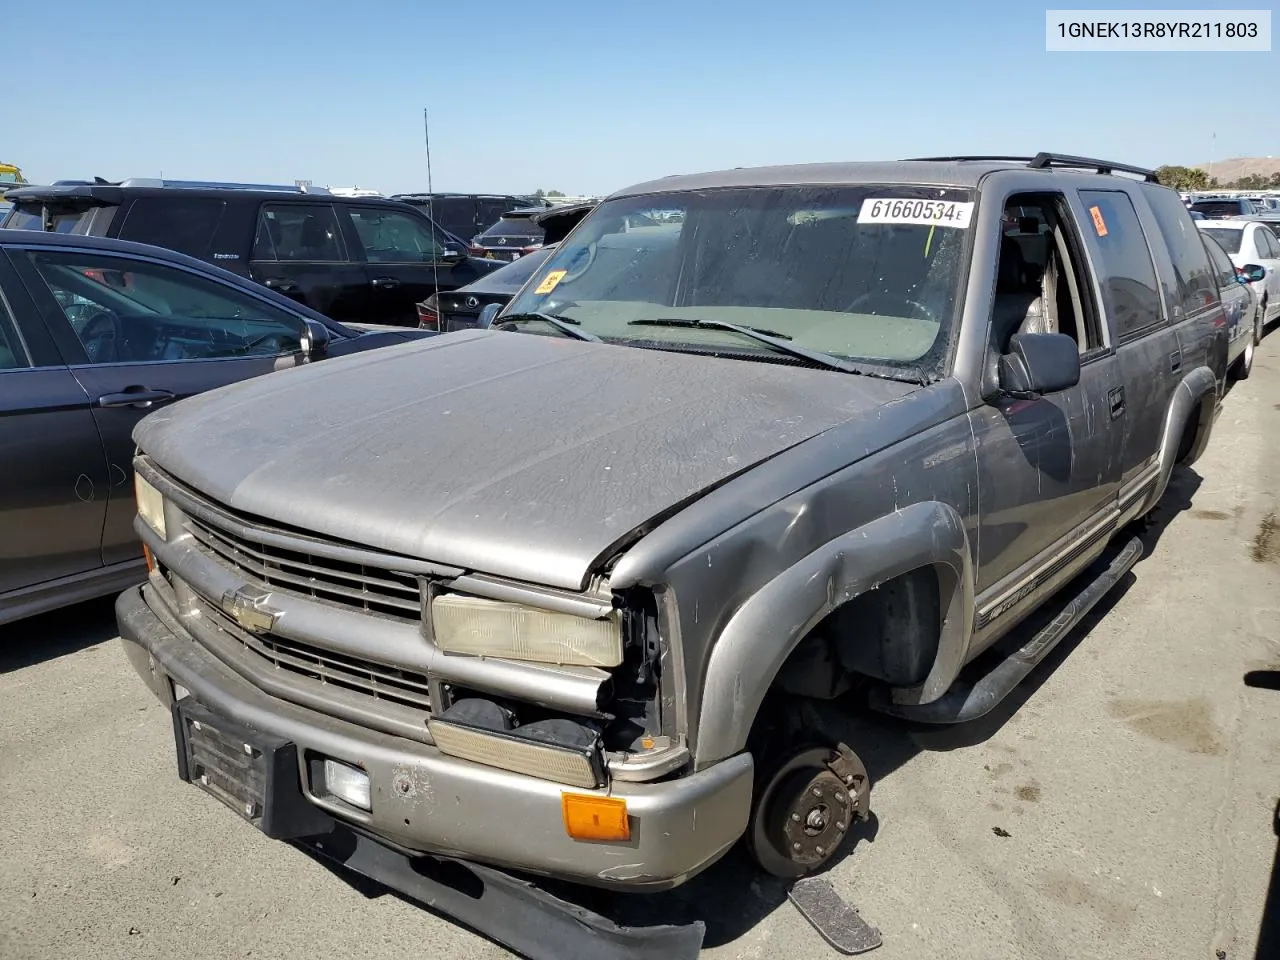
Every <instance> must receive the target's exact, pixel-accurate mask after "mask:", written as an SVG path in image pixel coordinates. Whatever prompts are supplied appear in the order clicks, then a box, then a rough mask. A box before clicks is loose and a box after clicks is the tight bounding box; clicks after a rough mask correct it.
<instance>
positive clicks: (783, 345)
mask: <svg viewBox="0 0 1280 960" xmlns="http://www.w3.org/2000/svg"><path fill="white" fill-rule="evenodd" d="M628 325H629V326H635V327H696V328H698V329H702V330H730V331H732V332H733V333H736V334H739V335H741V336H744V337H747V338H748V339H751V340H755V341H756V342H758V343H763V344H764V345H765V346H769V347H773V349H774V350H776V351H778V352H779V353H789V354H790V355H791V356H793V357H799V358H800V359H801V360H808V361H809V362H810V363H812V364H815V365H816V366H819V367H825V368H826V369H828V370H841V371H843V372H844V373H862V372H863V371H862V370H860V369H859V368H858V367H857V365H855V364H852V363H850V362H849V361H848V360H843V359H841V358H840V357H835V356H832V355H831V354H829V353H823V352H822V351H821V350H809V349H807V348H806V347H801V346H797V345H796V344H794V343H788V342H787V341H788V340H790V339H791V338H790V337H786V338H785V339H783V337H784V335H783V334H778V333H774V332H773V331H772V330H767V331H766V330H760V329H757V328H756V327H744V326H742V325H741V324H737V323H729V322H728V321H726V320H686V319H683V318H679V317H652V318H645V319H640V320H630V321H628Z"/></svg>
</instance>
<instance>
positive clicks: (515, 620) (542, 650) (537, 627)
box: [431, 593, 622, 667]
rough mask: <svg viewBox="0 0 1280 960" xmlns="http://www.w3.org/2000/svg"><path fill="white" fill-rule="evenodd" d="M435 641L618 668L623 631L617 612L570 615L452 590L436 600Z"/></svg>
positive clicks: (448, 648)
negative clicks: (600, 616) (592, 617)
mask: <svg viewBox="0 0 1280 960" xmlns="http://www.w3.org/2000/svg"><path fill="white" fill-rule="evenodd" d="M431 625H432V629H433V630H434V631H435V638H436V645H437V646H438V647H439V648H440V649H441V650H443V651H444V652H445V653H466V654H471V655H472V656H479V657H503V658H506V659H511V660H533V661H537V662H539V663H556V664H573V665H577V666H588V667H616V666H617V665H618V664H620V663H622V629H621V626H620V624H619V622H618V618H617V616H616V615H610V616H609V617H606V618H605V619H603V620H588V619H587V618H585V617H575V616H571V615H570V614H566V613H552V612H550V611H548V610H539V609H537V608H536V607H526V606H523V605H521V604H518V603H504V602H502V601H499V600H485V599H483V598H481V597H465V596H461V595H459V594H455V593H447V594H444V595H442V596H439V597H436V598H435V599H434V600H433V601H431Z"/></svg>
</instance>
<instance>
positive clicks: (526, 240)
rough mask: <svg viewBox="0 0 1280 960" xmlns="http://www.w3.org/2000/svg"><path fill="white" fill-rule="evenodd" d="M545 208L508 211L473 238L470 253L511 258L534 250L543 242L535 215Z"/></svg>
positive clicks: (497, 258) (496, 257)
mask: <svg viewBox="0 0 1280 960" xmlns="http://www.w3.org/2000/svg"><path fill="white" fill-rule="evenodd" d="M545 210H546V208H545V207H522V208H520V209H517V210H508V211H507V212H506V213H504V214H503V215H502V217H501V218H500V219H499V220H498V222H497V223H494V224H493V225H492V226H490V227H489V228H488V229H486V230H484V231H483V232H481V233H480V234H479V235H478V236H476V237H475V239H473V240H472V241H471V247H470V253H471V255H472V256H474V257H485V258H486V259H490V260H506V261H511V260H518V259H520V257H522V256H524V255H525V254H528V253H533V251H535V250H537V249H538V248H539V247H541V246H542V245H543V237H542V228H541V227H539V226H538V224H537V223H536V222H535V221H534V219H533V218H534V217H535V216H537V215H538V214H539V213H543V212H544V211H545Z"/></svg>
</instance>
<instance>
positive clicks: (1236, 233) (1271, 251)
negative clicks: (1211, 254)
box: [1196, 220, 1280, 329]
mask: <svg viewBox="0 0 1280 960" xmlns="http://www.w3.org/2000/svg"><path fill="white" fill-rule="evenodd" d="M1196 226H1197V227H1199V228H1200V229H1201V230H1203V231H1204V232H1205V233H1206V234H1208V235H1209V236H1211V237H1213V239H1214V240H1216V241H1218V243H1219V244H1221V245H1222V249H1223V250H1225V251H1226V252H1227V255H1228V256H1230V257H1231V262H1232V263H1233V264H1235V266H1236V272H1237V273H1239V274H1242V275H1244V276H1246V277H1247V278H1248V280H1249V285H1250V287H1251V288H1252V290H1253V294H1254V296H1255V297H1257V298H1258V311H1259V312H1260V313H1261V315H1262V319H1261V324H1262V327H1263V328H1264V329H1265V328H1266V326H1267V324H1269V323H1271V322H1272V321H1273V320H1275V319H1276V318H1277V317H1280V239H1278V238H1277V237H1276V235H1275V234H1274V233H1272V232H1271V231H1270V230H1269V229H1268V228H1267V226H1266V224H1263V223H1259V222H1257V221H1256V220H1210V221H1204V222H1200V223H1197V224H1196Z"/></svg>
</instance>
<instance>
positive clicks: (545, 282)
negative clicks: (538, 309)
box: [533, 270, 567, 293]
mask: <svg viewBox="0 0 1280 960" xmlns="http://www.w3.org/2000/svg"><path fill="white" fill-rule="evenodd" d="M566 272H567V271H565V270H552V271H551V272H550V273H548V274H547V275H546V276H545V277H543V278H542V282H541V283H540V284H538V286H537V288H536V289H535V290H534V291H533V292H534V293H550V292H551V291H552V290H554V289H555V288H556V284H557V283H559V282H560V281H561V280H563V279H564V275H565V273H566Z"/></svg>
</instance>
